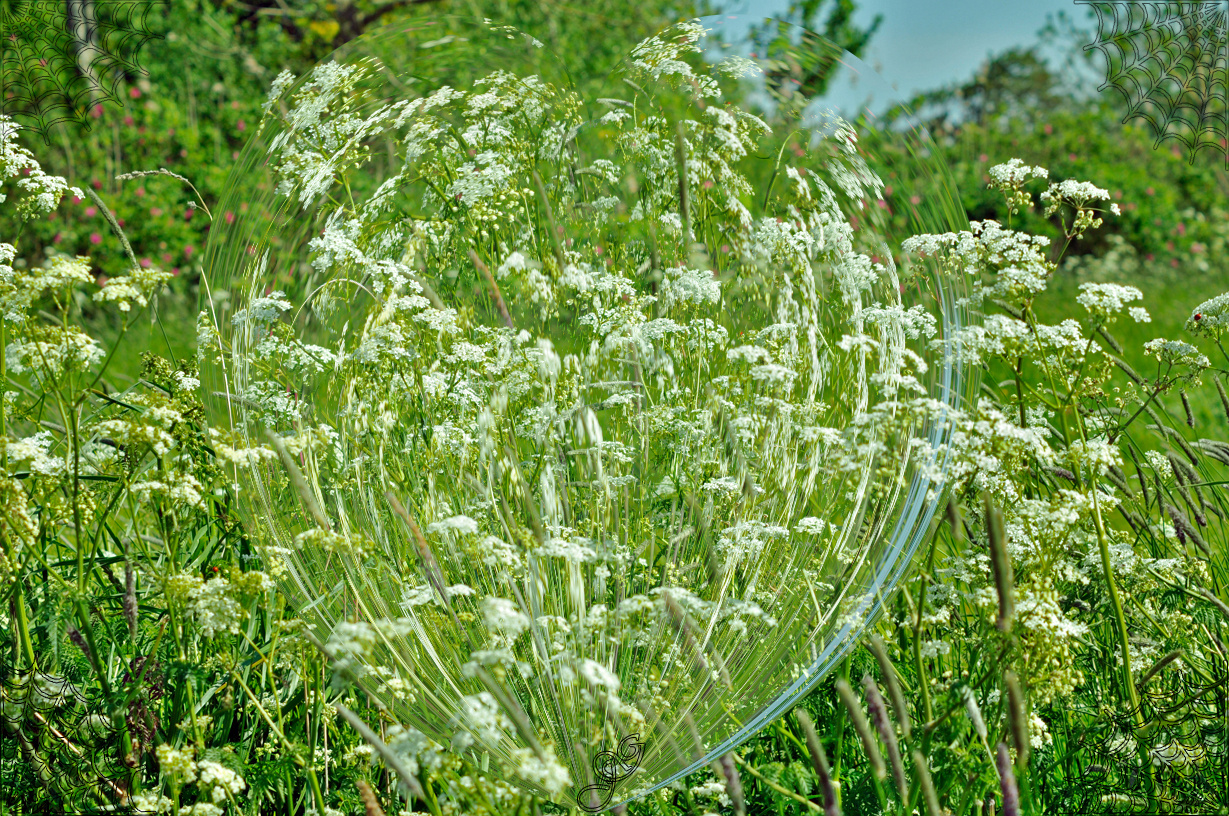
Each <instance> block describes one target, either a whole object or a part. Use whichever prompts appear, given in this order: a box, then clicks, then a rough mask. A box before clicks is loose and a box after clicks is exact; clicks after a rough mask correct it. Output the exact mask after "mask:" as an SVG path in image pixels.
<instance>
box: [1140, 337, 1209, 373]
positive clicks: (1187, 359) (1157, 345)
mask: <svg viewBox="0 0 1229 816" xmlns="http://www.w3.org/2000/svg"><path fill="white" fill-rule="evenodd" d="M1144 353H1146V354H1148V355H1151V356H1153V357H1155V358H1157V359H1158V360H1160V361H1161V362H1162V363H1168V364H1169V365H1171V366H1190V367H1191V368H1193V369H1195V370H1196V371H1202V370H1203V369H1205V368H1207V367H1208V366H1210V365H1211V364H1212V361H1211V360H1209V359H1208V358H1207V355H1205V354H1202V353H1200V351H1199V349H1197V348H1195V347H1194V346H1192V345H1191V344H1190V343H1184V342H1183V341H1181V340H1166V339H1165V338H1164V337H1158V338H1156V339H1155V340H1149V341H1148V342H1147V343H1144Z"/></svg>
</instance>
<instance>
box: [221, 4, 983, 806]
mask: <svg viewBox="0 0 1229 816" xmlns="http://www.w3.org/2000/svg"><path fill="white" fill-rule="evenodd" d="M742 22H745V21H742ZM742 22H740V21H739V20H737V19H731V18H719V19H702V20H698V21H688V22H683V23H679V24H677V25H675V26H673V27H671V28H669V29H667V30H665V31H663V32H662V33H660V34H658V35H657V36H654V37H651V38H649V39H647V40H645V41H644V42H642V43H641V44H640V45H639V46H638V47H636V48H635V49H634V50H633V51H632V52H631V53H630V54H629V55H627V56H626V57H625V58H624V59H622V60H621V61H619V62H618V63H617V64H612V65H609V66H597V67H595V69H594V70H595V71H596V73H595V74H594V75H592V76H583V75H577V73H576V70H575V66H576V64H577V63H576V60H572V65H571V69H570V70H565V68H566V67H567V66H566V65H562V64H561V63H560V62H559V60H558V59H557V58H556V56H555V55H554V54H552V52H551V49H549V48H547V47H545V46H544V44H543V43H542V42H540V41H538V40H536V39H534V38H533V37H532V36H530V35H529V34H524V33H521V32H518V31H515V30H512V29H507V28H502V27H492V26H490V25H485V26H482V25H480V26H475V25H472V24H468V23H462V22H460V21H458V20H453V19H447V18H446V19H441V20H436V21H433V22H431V23H422V24H416V25H415V26H410V25H405V24H401V25H397V26H393V27H390V28H385V29H382V30H380V31H379V32H376V33H374V34H371V35H368V36H365V37H363V38H361V39H359V40H356V41H355V42H352V43H350V44H348V45H347V46H346V47H345V48H344V49H342V50H340V51H338V52H337V53H335V54H334V55H333V58H332V59H331V60H330V61H328V62H326V63H323V64H321V65H319V66H318V67H316V68H315V69H314V70H313V71H312V72H311V73H310V74H309V75H307V76H303V77H300V78H297V79H296V78H294V77H291V76H289V75H288V74H284V75H282V76H280V77H279V78H278V80H277V81H276V82H275V83H274V86H273V89H272V93H271V98H270V102H269V105H268V109H267V113H266V115H265V118H264V119H263V121H262V123H261V126H260V128H259V129H258V132H257V133H256V134H255V135H254V136H253V137H252V140H251V142H250V143H249V144H248V146H247V147H246V149H245V153H244V156H243V158H242V159H241V162H240V166H239V167H238V168H237V169H236V170H235V172H234V173H233V174H232V176H231V179H230V186H229V189H228V192H227V196H226V198H225V200H224V202H223V205H222V207H221V210H222V211H223V212H226V211H229V212H231V213H235V214H236V215H235V217H234V218H233V219H226V220H225V223H223V222H222V221H219V223H216V224H214V225H213V229H212V230H211V233H210V244H209V247H208V250H207V256H206V275H205V286H204V287H203V291H204V292H205V297H206V298H207V300H206V303H205V304H204V309H205V312H204V314H203V318H202V323H201V330H202V338H201V339H202V380H203V383H204V386H205V390H206V393H207V394H208V395H209V396H208V397H207V400H208V401H207V407H208V410H209V411H210V424H211V427H212V428H213V433H214V434H215V443H216V449H217V450H218V452H219V456H220V457H222V458H223V459H224V460H227V461H229V462H230V463H231V464H230V467H232V468H233V475H234V480H235V483H236V484H237V485H239V487H240V492H239V496H240V500H241V503H242V506H241V508H240V509H241V514H242V517H243V518H244V520H245V522H246V524H247V528H248V531H249V534H250V538H251V540H252V542H253V545H254V546H255V547H256V548H257V549H258V550H259V552H260V554H261V556H262V558H263V560H264V563H265V568H266V569H267V570H268V571H269V572H270V573H271V574H272V575H274V577H275V578H276V579H277V580H278V581H279V582H280V585H281V587H282V589H283V591H284V592H285V593H286V595H287V597H288V598H289V599H290V601H291V602H292V603H293V604H294V605H295V606H296V608H297V611H298V614H299V615H300V617H302V618H303V619H304V620H305V621H306V622H308V623H309V624H311V625H313V626H314V627H315V632H316V633H317V635H318V637H319V639H320V640H321V641H322V642H323V643H324V645H325V646H326V647H327V649H328V650H329V651H330V652H331V654H332V656H333V661H332V667H333V672H334V679H335V680H336V682H337V684H338V685H346V684H349V683H357V684H359V685H360V686H362V687H363V688H364V689H365V690H366V691H368V692H369V693H370V694H371V695H372V696H373V697H374V698H376V699H378V700H381V701H382V702H383V703H384V704H385V705H387V707H388V708H389V710H390V713H391V714H392V715H393V716H395V717H397V718H399V719H400V721H401V722H402V723H403V724H404V728H403V730H402V731H401V732H400V734H401V739H400V742H399V743H398V745H399V747H398V745H394V748H396V749H397V750H404V751H409V752H414V751H417V752H419V753H420V754H421V752H422V751H429V750H440V749H444V750H450V751H454V752H457V753H460V754H462V755H463V756H464V757H466V758H467V759H469V760H472V761H473V762H474V766H475V767H476V768H478V769H481V773H482V774H483V775H487V776H493V777H500V778H503V779H506V780H509V781H512V782H514V783H515V784H517V785H519V786H522V787H524V788H527V789H531V790H534V791H537V792H538V793H540V794H541V795H542V796H543V797H546V798H548V799H551V800H553V801H555V802H557V803H560V804H565V805H568V806H576V805H580V806H583V807H585V808H586V809H594V808H597V809H601V808H605V807H609V806H612V805H617V804H618V803H619V802H622V801H626V800H628V799H630V798H634V797H637V796H642V795H644V794H645V793H647V792H649V791H652V790H655V789H657V788H659V787H661V786H662V785H665V784H667V783H669V782H670V781H672V780H674V779H677V778H678V777H680V776H681V775H682V774H685V773H687V772H689V771H691V770H694V769H695V768H698V767H702V766H703V765H704V764H705V763H707V762H709V761H710V760H711V759H712V758H713V757H714V756H717V755H719V754H721V753H724V752H726V751H728V750H729V749H730V748H732V747H733V746H736V745H737V744H738V743H739V742H741V741H742V740H745V739H746V738H747V737H749V736H750V735H752V734H753V733H755V731H757V730H758V729H759V728H761V727H763V726H764V725H765V724H767V723H768V722H771V721H772V720H773V719H775V718H776V717H778V716H780V715H781V714H782V713H783V712H784V711H786V710H787V709H788V708H789V707H790V706H791V705H793V704H794V703H795V702H796V701H797V700H798V699H799V697H801V696H802V695H803V694H805V693H806V692H807V691H808V690H809V689H810V688H812V687H813V686H814V684H815V683H816V682H818V680H819V679H820V678H821V677H822V676H823V675H824V673H825V672H827V671H828V670H829V669H830V668H831V667H832V666H833V665H834V664H835V663H836V662H837V661H839V660H840V659H841V658H842V657H843V656H844V655H845V654H846V653H847V652H848V651H849V649H851V648H852V647H853V645H854V644H855V643H856V641H857V638H858V637H859V635H860V633H861V632H862V631H863V630H864V628H865V627H866V626H867V624H868V623H869V622H870V621H872V620H873V618H874V616H875V615H876V614H877V613H878V611H879V610H880V608H881V606H882V604H883V603H884V601H885V598H886V597H887V595H888V593H890V592H891V590H892V589H893V587H894V586H895V584H896V582H897V581H898V580H899V578H900V576H901V574H902V572H903V571H904V570H905V569H906V568H907V566H908V564H909V561H910V558H911V556H912V554H913V552H914V550H915V548H916V547H917V546H918V543H919V541H920V540H921V538H922V537H923V536H924V535H925V533H926V531H927V529H928V526H929V525H930V523H931V519H932V517H934V515H935V507H936V505H937V503H938V502H939V501H940V500H941V494H942V482H943V473H944V461H945V453H944V450H945V445H946V442H947V438H948V434H949V430H948V427H947V424H946V422H945V417H946V416H947V415H948V413H949V412H950V411H951V409H953V408H956V407H959V406H960V405H961V404H962V403H963V402H964V401H965V400H967V399H968V396H969V394H970V393H971V390H972V389H973V388H974V387H975V383H974V382H973V381H972V378H970V377H968V376H967V375H966V373H965V372H964V371H962V370H961V368H960V367H959V365H958V364H957V363H956V362H955V355H954V354H953V349H952V348H951V343H952V339H951V338H953V337H954V336H955V333H956V331H957V330H958V329H959V328H960V327H961V326H962V325H967V323H968V320H969V314H968V313H967V309H966V307H965V306H964V305H963V302H962V301H961V298H960V296H961V294H962V292H963V282H962V281H960V280H954V279H950V278H947V277H944V276H943V275H942V274H941V273H940V272H939V271H938V270H937V268H934V267H931V266H928V265H926V263H924V262H921V261H917V260H913V259H909V258H906V257H905V256H903V255H902V254H901V252H900V248H899V247H900V241H901V240H903V239H904V238H906V237H908V235H909V234H912V232H929V233H943V232H949V231H954V230H956V229H959V228H960V226H961V217H962V210H961V208H960V207H959V204H958V198H957V197H956V196H955V193H954V190H953V187H952V185H951V184H950V181H949V179H948V177H947V175H946V170H945V169H944V168H943V167H941V166H939V165H938V164H937V163H936V160H935V159H934V158H933V156H931V154H930V153H929V152H928V149H927V147H926V142H925V139H924V138H923V136H921V135H919V134H916V133H910V132H908V131H903V130H898V131H894V132H887V131H879V132H877V131H875V130H874V128H873V123H874V120H873V119H871V118H869V117H864V118H862V119H861V120H859V121H858V124H857V126H856V127H855V126H854V125H852V124H851V123H850V122H851V121H852V120H851V119H850V118H848V117H847V118H842V117H841V116H839V115H838V114H837V113H836V112H835V110H825V108H824V106H823V104H822V103H823V101H824V99H823V94H824V93H825V92H826V91H827V90H828V89H833V92H834V93H835V91H836V89H838V87H840V88H843V87H845V86H844V85H843V84H842V81H843V80H848V79H849V78H850V76H851V75H853V74H856V75H857V78H858V80H859V83H861V84H860V87H861V88H862V89H863V90H865V88H866V87H867V83H870V84H871V85H872V86H874V87H876V88H879V87H881V86H875V85H874V80H875V77H874V76H873V74H870V73H867V72H866V71H865V70H861V71H859V70H858V66H860V63H859V62H858V61H857V60H855V59H854V58H853V57H852V56H850V55H849V54H847V53H844V52H842V51H841V49H839V48H836V47H835V46H833V45H832V44H831V43H829V42H827V41H825V40H824V39H823V38H821V37H818V36H816V35H814V34H812V33H810V32H805V31H801V30H788V29H784V28H783V29H781V30H780V31H778V32H777V34H776V35H775V36H774V37H773V38H771V39H770V40H768V41H765V44H764V45H763V48H764V50H763V53H760V52H759V51H757V52H756V54H755V55H754V56H751V55H744V56H740V55H738V54H737V53H732V51H734V50H736V49H737V47H738V42H737V41H738V39H739V38H737V37H736V36H734V32H736V31H737V30H738V29H739V27H740V25H742ZM723 37H724V38H725V40H727V42H723ZM762 41H763V40H762ZM727 45H728V46H730V47H728V48H727V47H725V46H727ZM743 50H744V52H747V51H748V50H749V49H748V48H746V47H743ZM595 53H598V52H595ZM607 69H609V70H607ZM833 104H834V105H838V104H839V100H835V101H834V102H833ZM876 154H877V155H876ZM885 160H889V161H891V162H892V164H891V166H890V168H888V170H887V172H888V173H889V178H888V180H887V181H886V182H885V180H884V179H882V178H881V177H880V175H879V172H877V171H876V169H873V168H872V164H878V165H879V166H880V167H883V166H884V162H885ZM965 223H966V224H967V222H965ZM894 225H895V226H894ZM894 233H901V234H894ZM927 263H928V262H927ZM394 742H397V741H396V740H394ZM433 745H434V746H436V747H434V748H432V747H431V746H433Z"/></svg>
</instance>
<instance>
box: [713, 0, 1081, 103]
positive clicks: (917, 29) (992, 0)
mask: <svg viewBox="0 0 1229 816" xmlns="http://www.w3.org/2000/svg"><path fill="white" fill-rule="evenodd" d="M857 5H858V10H857V12H856V13H855V15H854V20H855V21H856V22H857V23H859V24H860V25H862V26H866V25H869V24H870V22H871V20H872V19H873V18H874V16H875V15H876V14H882V15H883V22H882V23H881V24H880V26H879V30H878V31H877V32H876V33H875V36H874V37H873V38H872V39H871V42H870V45H869V47H868V49H867V50H866V51H865V52H864V53H863V55H862V59H863V60H864V61H865V62H866V63H867V64H868V65H870V66H871V67H873V68H875V69H876V70H878V72H879V73H880V75H881V76H882V77H883V78H884V80H886V82H887V83H888V85H890V86H892V88H893V89H894V90H895V91H896V92H897V93H899V95H900V97H901V98H905V99H907V98H909V97H910V96H912V95H913V94H914V93H915V92H917V91H922V90H930V89H932V88H935V87H938V86H941V85H945V84H947V83H950V82H953V81H956V80H965V79H968V78H969V77H971V76H972V75H973V73H974V72H975V71H976V70H977V68H978V67H979V66H980V65H981V64H982V62H984V61H985V60H986V58H987V57H988V56H989V55H991V54H997V53H999V52H1002V51H1005V50H1007V49H1008V48H1011V47H1012V46H1028V45H1033V44H1035V43H1037V42H1038V36H1037V32H1038V30H1039V29H1041V28H1042V27H1043V26H1044V25H1045V24H1046V16H1047V14H1056V13H1057V12H1059V11H1064V12H1066V13H1067V15H1068V17H1070V18H1072V19H1073V20H1074V21H1075V23H1076V24H1077V25H1079V26H1081V27H1083V28H1088V29H1093V28H1095V23H1094V22H1093V21H1090V20H1089V19H1088V18H1087V13H1088V12H1087V7H1086V6H1082V5H1077V4H1076V3H1075V2H1074V0H857ZM788 7H789V2H788V0H741V2H739V1H738V0H734V2H733V3H732V4H731V5H729V6H727V8H728V10H729V11H731V12H734V13H745V14H756V15H770V14H773V13H775V12H778V11H784V10H786V9H787V8H788ZM826 16H827V15H826V11H825V12H823V13H822V14H821V19H822V17H826ZM1043 53H1047V52H1044V51H1043ZM1052 66H1053V67H1057V64H1056V62H1055V61H1053V60H1052ZM882 101H886V100H882ZM876 107H878V105H876Z"/></svg>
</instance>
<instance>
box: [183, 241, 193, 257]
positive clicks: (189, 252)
mask: <svg viewBox="0 0 1229 816" xmlns="http://www.w3.org/2000/svg"><path fill="white" fill-rule="evenodd" d="M193 252H196V247H194V246H192V245H191V244H188V245H187V246H185V247H184V248H183V254H184V257H185V258H191V257H192V253H193Z"/></svg>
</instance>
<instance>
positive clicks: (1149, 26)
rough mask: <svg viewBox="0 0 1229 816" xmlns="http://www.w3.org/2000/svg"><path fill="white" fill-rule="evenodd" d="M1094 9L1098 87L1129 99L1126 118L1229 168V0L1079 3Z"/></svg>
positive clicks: (1080, 0) (1158, 141) (1192, 154)
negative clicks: (1100, 68)
mask: <svg viewBox="0 0 1229 816" xmlns="http://www.w3.org/2000/svg"><path fill="white" fill-rule="evenodd" d="M1076 3H1077V4H1080V5H1088V6H1091V7H1092V8H1093V10H1094V11H1095V12H1096V14H1097V41H1096V42H1095V43H1093V44H1091V45H1087V46H1085V47H1084V50H1085V51H1089V50H1091V49H1093V48H1095V49H1097V50H1098V51H1100V52H1101V53H1102V54H1103V55H1104V56H1105V59H1106V79H1105V83H1104V84H1102V85H1101V86H1100V87H1099V88H1098V90H1101V91H1103V90H1105V89H1106V88H1110V87H1112V88H1114V89H1116V90H1117V91H1119V92H1120V93H1121V94H1122V95H1123V96H1124V97H1125V99H1126V103H1127V114H1126V116H1124V117H1123V119H1122V122H1123V123H1124V124H1125V123H1126V122H1127V121H1128V120H1130V119H1132V118H1141V119H1144V120H1145V121H1147V122H1148V123H1149V125H1150V126H1151V128H1152V131H1153V133H1154V134H1155V135H1156V142H1155V144H1154V145H1153V147H1154V148H1156V147H1159V146H1160V144H1161V142H1163V141H1164V140H1166V139H1175V140H1177V141H1179V142H1181V143H1182V144H1183V145H1185V147H1186V150H1187V152H1188V154H1189V156H1190V163H1191V164H1194V163H1195V156H1196V154H1197V153H1198V152H1199V151H1200V150H1201V149H1202V148H1204V147H1211V148H1212V149H1213V151H1214V152H1218V151H1219V152H1223V153H1224V156H1225V165H1226V167H1229V145H1227V141H1229V112H1227V102H1229V0H1194V1H1193V2H1184V1H1181V0H1111V1H1110V2H1102V1H1101V0H1076Z"/></svg>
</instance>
